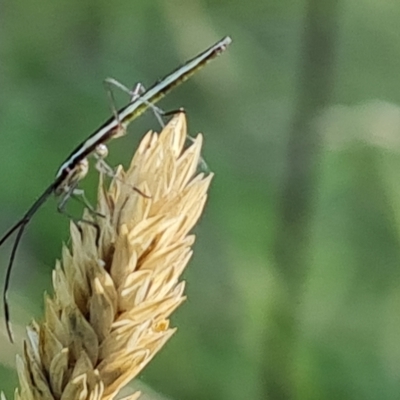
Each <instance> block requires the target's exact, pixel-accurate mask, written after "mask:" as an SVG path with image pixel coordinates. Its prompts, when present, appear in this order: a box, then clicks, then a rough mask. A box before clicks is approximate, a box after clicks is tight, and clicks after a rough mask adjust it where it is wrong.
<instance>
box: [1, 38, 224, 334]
mask: <svg viewBox="0 0 400 400" xmlns="http://www.w3.org/2000/svg"><path fill="white" fill-rule="evenodd" d="M230 43H231V38H230V37H228V36H227V37H225V38H223V39H221V40H220V41H219V42H217V43H215V44H214V45H213V46H211V47H210V48H208V49H207V50H205V51H204V52H203V53H201V54H199V55H198V56H196V57H194V58H193V59H191V60H190V61H188V62H187V63H186V64H184V65H182V66H181V67H179V68H177V69H176V70H175V71H173V72H172V73H170V74H169V75H167V76H166V77H164V78H163V79H161V80H159V81H158V82H156V83H155V84H154V85H153V86H151V87H150V88H149V89H147V90H146V91H144V93H142V94H140V95H136V96H134V97H132V99H131V102H130V103H128V105H127V106H125V107H123V108H122V109H120V110H118V111H115V113H114V115H113V116H112V117H111V118H110V119H108V120H107V121H106V122H105V123H104V124H103V125H102V126H100V128H98V129H97V130H96V131H95V132H94V133H92V134H91V135H90V136H89V137H88V138H87V139H86V140H85V141H84V142H82V143H81V144H80V145H79V146H78V147H76V148H75V150H74V151H73V152H72V153H71V154H70V155H69V157H68V158H67V159H66V160H65V161H64V162H63V163H62V164H61V166H60V168H59V169H58V171H57V173H56V176H55V180H54V181H53V182H52V183H51V184H50V185H49V186H48V187H47V189H46V190H45V191H44V192H43V193H42V194H41V196H40V197H39V198H38V199H37V200H36V201H35V202H34V203H33V204H32V206H31V207H30V208H29V209H28V211H27V212H26V213H25V214H24V216H23V217H22V218H21V219H20V220H19V221H17V222H16V223H15V224H14V225H13V226H12V227H11V228H10V229H9V230H8V231H7V232H6V233H5V234H4V235H3V236H2V237H1V238H0V246H2V245H3V244H4V243H5V242H6V241H7V239H8V238H10V237H11V235H12V234H13V233H14V232H15V231H17V233H16V236H15V241H14V243H13V245H12V248H11V253H10V257H9V261H8V265H7V269H6V274H5V282H4V287H3V307H4V318H5V324H6V330H7V334H8V337H9V338H10V341H11V342H13V334H12V330H11V323H10V310H9V305H8V299H7V296H8V289H9V284H10V277H11V271H12V267H13V264H14V260H15V256H16V253H17V249H18V246H19V243H20V241H21V238H22V235H23V233H24V230H25V228H26V226H27V225H28V223H29V222H30V220H31V219H32V217H33V216H34V215H35V213H36V212H37V211H38V210H39V208H40V207H41V206H42V205H43V204H44V203H45V202H46V200H47V199H48V198H49V197H50V196H51V195H53V194H54V195H55V196H56V197H57V198H58V199H59V201H58V210H59V211H61V212H62V211H63V208H64V206H65V204H66V202H67V201H68V199H69V198H71V197H76V196H79V195H81V196H83V191H82V190H80V189H78V184H79V182H80V181H81V180H82V179H83V178H84V177H85V176H86V174H87V173H88V169H89V163H88V157H89V156H91V155H94V156H96V158H97V159H98V160H99V161H102V160H103V158H104V157H105V156H106V155H107V148H106V147H105V143H106V142H107V141H109V140H110V139H115V138H118V137H121V136H123V135H125V134H126V131H127V127H128V125H129V123H130V122H132V121H133V120H135V119H136V118H138V117H139V116H140V115H141V114H143V113H144V112H145V111H146V110H147V109H149V108H151V107H152V106H153V105H154V104H155V103H157V102H158V101H159V100H160V99H162V98H163V97H164V96H165V95H166V94H167V93H169V92H170V91H171V90H172V89H173V88H175V87H176V86H178V85H180V84H181V83H183V82H184V81H186V80H187V79H189V78H190V77H191V76H192V75H193V74H195V73H196V72H197V71H198V70H200V69H201V68H203V67H204V66H205V65H206V64H207V63H208V62H209V61H211V60H212V59H214V58H215V57H217V56H218V55H219V54H221V53H222V52H223V51H225V49H226V48H227V46H228V45H229V44H230ZM83 199H84V200H85V202H86V199H85V197H83ZM84 222H85V221H84Z"/></svg>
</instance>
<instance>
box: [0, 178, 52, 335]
mask: <svg viewBox="0 0 400 400" xmlns="http://www.w3.org/2000/svg"><path fill="white" fill-rule="evenodd" d="M56 184H57V181H56V182H54V183H52V184H51V185H50V186H49V187H48V188H47V189H46V190H45V191H44V192H43V194H42V195H41V196H40V197H39V198H38V199H37V200H36V201H35V202H34V203H33V205H32V207H31V208H30V209H29V210H28V211H27V212H26V213H25V215H24V216H23V217H22V218H21V219H20V220H19V221H18V222H17V223H16V224H15V225H14V226H13V227H11V229H9V230H8V232H7V233H6V234H5V235H4V236H3V237H2V238H1V239H0V246H1V245H2V244H3V243H4V242H5V241H6V240H7V239H8V237H9V236H10V235H11V234H12V233H13V232H14V231H15V230H17V229H18V228H19V231H18V233H17V237H16V239H15V241H14V244H13V247H12V250H11V255H10V258H9V261H8V265H7V269H6V276H5V280H4V287H3V308H4V319H5V323H6V330H7V334H8V337H9V339H10V342H11V343H13V342H14V337H13V333H12V330H11V324H10V308H9V306H8V298H7V297H8V289H9V286H10V277H11V270H12V266H13V264H14V259H15V255H16V254H17V249H18V245H19V242H20V240H21V238H22V234H23V233H24V230H25V228H26V226H27V225H28V224H29V221H30V220H31V218H32V217H33V215H34V214H35V213H36V211H37V210H38V209H39V208H40V207H41V206H42V205H43V204H44V203H45V201H46V200H47V199H48V198H49V197H50V196H51V195H52V193H53V191H54V188H55V185H56Z"/></svg>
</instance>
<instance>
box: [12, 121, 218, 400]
mask: <svg viewBox="0 0 400 400" xmlns="http://www.w3.org/2000/svg"><path fill="white" fill-rule="evenodd" d="M185 139H186V120H185V116H184V114H179V115H177V116H175V117H174V118H173V119H172V120H171V122H170V123H169V124H168V125H167V126H166V127H165V128H164V129H163V130H162V132H161V134H160V135H157V134H155V133H153V132H149V133H147V135H146V136H145V137H144V138H143V140H142V141H141V143H140V145H139V148H138V149H137V151H136V154H135V156H134V158H133V160H132V163H131V165H130V167H129V169H128V171H126V172H124V171H123V170H122V168H119V169H118V171H117V177H116V178H114V179H113V181H112V183H111V185H110V188H109V190H107V191H106V190H105V189H104V185H103V179H102V177H100V184H99V189H98V205H97V209H98V211H99V212H100V213H102V214H103V215H104V216H105V218H98V219H97V222H98V224H99V228H100V236H99V238H98V239H99V240H98V243H97V244H96V230H95V229H94V228H93V227H92V226H90V225H88V224H83V225H82V232H80V231H79V230H78V229H77V228H76V226H75V225H74V224H71V249H69V248H67V247H66V246H64V248H63V250H62V258H61V261H58V262H57V263H56V266H55V269H54V271H53V286H54V295H53V296H48V295H46V296H45V315H44V318H43V321H42V322H40V323H37V322H33V323H32V324H31V325H30V326H29V327H28V340H27V341H26V342H25V343H24V349H23V354H22V355H21V356H20V357H18V359H17V370H18V376H19V381H20V389H19V390H18V391H16V394H15V399H16V400H19V399H24V400H39V399H46V400H53V399H61V400H76V399H82V400H84V399H89V400H97V399H102V400H103V399H114V398H115V396H116V395H117V394H118V392H119V391H120V389H121V388H122V387H123V386H125V385H126V384H127V383H128V382H129V381H131V380H132V379H133V378H134V377H135V376H137V375H138V374H139V373H140V372H141V371H142V370H143V368H144V367H145V366H146V364H147V363H148V362H149V361H150V360H151V359H152V358H153V357H154V356H155V354H156V353H157V352H158V351H159V350H160V349H161V348H162V346H163V345H164V344H165V343H166V342H167V341H168V340H169V338H170V337H171V336H172V335H173V333H174V332H175V328H171V327H170V322H169V317H170V315H171V314H172V312H173V311H174V310H175V309H176V308H177V307H178V306H179V305H180V304H181V303H182V302H183V301H184V299H185V297H184V282H182V281H180V276H181V274H182V272H183V270H184V269H185V267H186V265H187V263H188V261H189V259H190V257H191V255H192V250H191V246H192V244H193V242H194V236H193V235H190V234H189V232H190V231H191V229H192V228H193V226H194V224H195V223H196V221H197V220H198V218H199V216H200V214H201V212H202V210H203V207H204V204H205V201H206V197H207V194H206V193H207V189H208V187H209V184H210V180H211V178H212V176H211V175H209V176H206V177H205V176H204V175H203V174H198V175H195V174H196V168H197V165H198V162H199V157H200V150H201V145H202V137H201V135H198V136H197V138H196V139H195V140H194V142H193V144H192V145H191V146H190V147H189V148H187V149H184V142H185ZM133 187H136V188H138V189H140V191H141V192H143V193H145V194H146V195H148V196H143V195H141V194H140V193H138V192H137V191H135V190H133ZM85 218H86V219H88V218H90V216H89V215H87V214H86V215H85ZM139 395H140V393H139V392H136V393H133V394H132V395H130V396H128V397H125V400H134V399H137V398H138V397H139Z"/></svg>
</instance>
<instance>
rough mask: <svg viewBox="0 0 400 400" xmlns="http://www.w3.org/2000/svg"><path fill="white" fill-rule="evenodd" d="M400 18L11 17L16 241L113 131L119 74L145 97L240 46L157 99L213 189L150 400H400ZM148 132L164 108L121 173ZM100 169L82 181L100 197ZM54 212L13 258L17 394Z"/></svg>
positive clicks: (159, 5) (5, 383) (41, 10)
mask: <svg viewBox="0 0 400 400" xmlns="http://www.w3.org/2000/svg"><path fill="white" fill-rule="evenodd" d="M399 20H400V3H399V2H398V1H395V0H381V1H379V2H378V1H376V0H375V1H372V0H342V1H334V0H330V1H329V0H309V1H300V0H298V1H295V0H280V1H278V0H270V1H267V0H262V1H261V0H260V1H258V0H253V1H246V2H244V1H239V0H236V1H235V0H233V1H224V0H214V1H210V0H209V1H201V0H197V1H196V0H193V1H192V0H187V1H183V0H181V1H177V0H168V1H167V0H164V1H161V0H160V1H150V0H147V1H145V0H138V1H135V2H134V1H127V0H117V1H114V2H111V1H95V0H91V1H89V0H87V1H84V0H79V1H78V0H72V1H71V0H70V1H66V0H58V1H54V0H41V1H40V2H37V1H29V0H25V1H19V2H18V1H11V0H4V1H2V2H1V3H0V171H1V174H0V188H1V189H0V228H1V231H5V230H6V229H7V228H8V227H9V226H10V225H11V224H12V223H13V222H15V221H16V220H17V219H18V218H19V217H21V215H22V214H23V212H25V211H26V210H27V208H28V207H29V205H30V204H31V203H32V202H33V201H34V200H35V199H36V198H37V197H38V196H39V194H40V193H41V191H42V190H44V189H45V188H46V187H47V185H48V184H49V183H50V182H51V181H52V179H53V177H54V174H55V172H56V171H57V169H58V167H59V165H60V163H61V162H62V161H63V160H64V159H65V158H66V157H67V155H68V154H69V153H70V152H71V150H72V149H73V148H74V147H75V146H76V145H77V144H78V143H79V142H80V141H82V140H83V139H84V138H85V137H86V136H87V135H88V134H89V133H91V132H92V131H93V130H94V129H96V128H97V127H98V126H99V125H100V124H101V123H102V122H103V121H104V120H105V119H107V118H108V117H109V115H110V111H109V108H108V103H107V98H106V94H105V92H104V89H103V86H102V81H103V79H104V78H106V77H108V76H112V77H114V78H116V79H118V80H119V81H121V82H123V83H124V84H126V85H127V86H133V84H134V83H136V82H138V81H140V82H142V83H143V84H144V85H147V86H148V85H150V84H152V83H153V82H154V81H155V80H156V79H158V78H160V77H162V76H164V75H165V74H166V73H168V72H169V71H171V70H172V69H174V68H175V67H177V66H178V65H180V64H181V63H183V62H184V61H186V60H187V59H189V58H191V57H192V56H194V55H196V54H197V53H198V52H200V51H202V50H204V49H205V48H207V47H208V46H209V45H211V44H212V43H214V42H215V41H217V40H218V39H220V38H221V37H222V36H225V35H227V34H229V35H231V36H232V38H233V40H234V43H233V44H232V45H231V47H230V49H229V51H228V52H227V53H226V54H224V55H223V56H221V57H220V58H218V59H217V60H216V61H214V62H213V63H212V64H211V65H210V66H208V67H207V68H206V69H205V70H204V71H202V72H201V73H199V74H198V75H196V76H195V77H194V78H192V79H191V80H190V81H189V82H187V83H185V85H183V86H182V87H180V88H178V89H176V90H175V91H174V92H173V93H171V94H170V95H169V96H168V98H167V99H165V100H163V102H162V103H160V106H161V107H162V108H163V109H164V110H171V109H176V108H178V107H185V109H186V110H187V115H188V119H189V129H190V133H191V134H192V135H194V134H195V133H196V132H199V131H201V132H203V133H204V135H205V146H204V158H205V159H206V161H207V163H208V165H209V167H210V169H211V170H212V171H214V172H215V175H216V176H215V179H214V181H213V184H212V188H211V192H210V198H209V202H208V205H207V208H206V212H205V214H204V216H203V217H202V219H201V221H200V224H199V226H198V227H197V228H196V234H197V237H198V239H197V242H196V245H195V254H194V257H193V260H192V262H191V263H190V265H189V268H188V270H187V272H186V273H185V279H186V280H187V282H188V285H187V294H188V300H187V302H186V303H185V304H184V305H183V306H182V307H181V308H180V309H179V310H178V311H177V313H176V314H175V315H174V317H173V323H174V324H175V325H176V326H178V327H179V330H178V333H177V334H176V335H175V336H174V337H173V338H172V340H171V341H170V342H169V343H168V344H167V345H166V347H165V348H164V349H163V350H162V351H161V352H160V354H159V355H158V356H157V357H156V358H155V359H154V361H152V363H151V364H150V365H149V366H148V368H146V370H145V371H144V372H143V374H142V375H141V376H140V381H141V383H140V385H141V386H142V390H143V391H144V392H146V393H148V396H149V398H171V399H186V400H190V399H193V400H200V399H207V400H211V399H215V400H217V399H218V400H224V399H229V400H234V399H237V400H239V399H272V400H275V399H277V400H280V399H283V400H286V399H364V400H365V399H398V398H399V396H400V394H399V393H400V251H399V248H400V247H399V240H400V155H399V150H400V107H399V104H400V24H399ZM117 97H118V102H119V104H120V105H122V104H124V102H125V101H126V97H125V96H124V95H123V94H121V95H118V96H117ZM151 128H152V129H159V126H158V124H157V121H155V119H154V117H153V116H152V115H151V113H148V114H147V115H146V116H144V117H143V118H141V119H140V120H138V121H137V122H135V123H134V124H133V125H132V126H131V127H130V132H131V134H130V135H128V136H126V137H125V138H122V139H120V140H118V141H115V142H112V144H110V153H111V154H110V157H109V162H110V164H112V165H116V164H118V163H125V165H126V163H127V162H128V160H129V157H130V156H131V154H132V152H133V151H134V149H135V146H136V145H137V142H138V139H139V137H140V136H141V135H143V133H144V132H146V131H147V130H148V129H151ZM96 175H97V174H96V173H95V172H93V171H92V173H91V174H90V176H89V177H88V179H87V180H85V182H84V183H83V187H84V188H85V189H86V191H87V193H88V195H89V197H90V198H92V199H93V198H94V188H95V184H96V182H95V181H96ZM55 205H56V203H55V201H54V200H53V199H52V200H51V201H50V202H49V203H48V204H47V205H46V206H45V207H44V208H43V209H42V210H41V211H40V213H39V214H38V215H37V218H35V220H34V222H33V223H32V224H31V225H30V226H29V229H28V230H27V234H26V235H25V237H24V239H23V242H22V245H21V248H20V251H19V254H18V258H17V261H16V269H15V272H14V275H13V280H12V291H11V296H10V300H11V306H12V311H13V322H14V325H15V329H16V331H17V334H18V344H17V346H12V345H11V344H10V343H9V342H8V341H7V339H6V336H5V333H4V328H3V323H1V328H0V335H1V336H0V388H1V389H3V390H4V391H5V392H6V394H7V395H8V396H11V393H12V392H13V389H14V387H15V386H16V384H17V380H16V373H15V370H14V363H15V361H14V358H15V354H16V352H18V351H20V348H21V347H20V345H21V340H22V337H23V332H24V325H25V324H26V323H27V322H28V321H29V320H30V319H31V318H32V315H35V316H40V312H41V310H42V296H43V291H44V290H48V289H49V288H50V281H51V268H52V266H53V265H54V260H55V258H57V257H59V254H60V248H61V242H62V241H63V240H64V241H66V240H67V238H68V221H67V219H66V218H64V217H63V216H60V215H58V214H57V212H56V207H55ZM0 250H1V251H0V262H1V265H3V268H1V269H0V282H3V280H2V278H3V275H4V266H5V265H6V263H7V260H8V255H9V246H7V247H3V248H1V249H0Z"/></svg>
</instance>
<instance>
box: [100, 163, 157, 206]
mask: <svg viewBox="0 0 400 400" xmlns="http://www.w3.org/2000/svg"><path fill="white" fill-rule="evenodd" d="M95 168H96V169H97V171H99V172H100V173H102V174H104V175H107V176H108V177H110V178H113V179H116V180H117V181H118V182H121V183H123V184H124V185H126V183H125V182H124V181H122V180H121V179H119V178H118V176H116V174H115V172H114V170H113V169H112V168H111V167H110V166H109V165H108V164H107V163H106V162H105V161H104V160H103V159H102V158H97V162H96V165H95ZM128 186H130V187H131V188H132V189H133V190H134V191H135V192H136V193H138V194H140V195H141V196H143V197H145V198H146V199H151V196H149V195H147V194H146V193H144V192H142V191H141V190H140V189H138V188H137V187H136V186H133V185H128Z"/></svg>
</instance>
